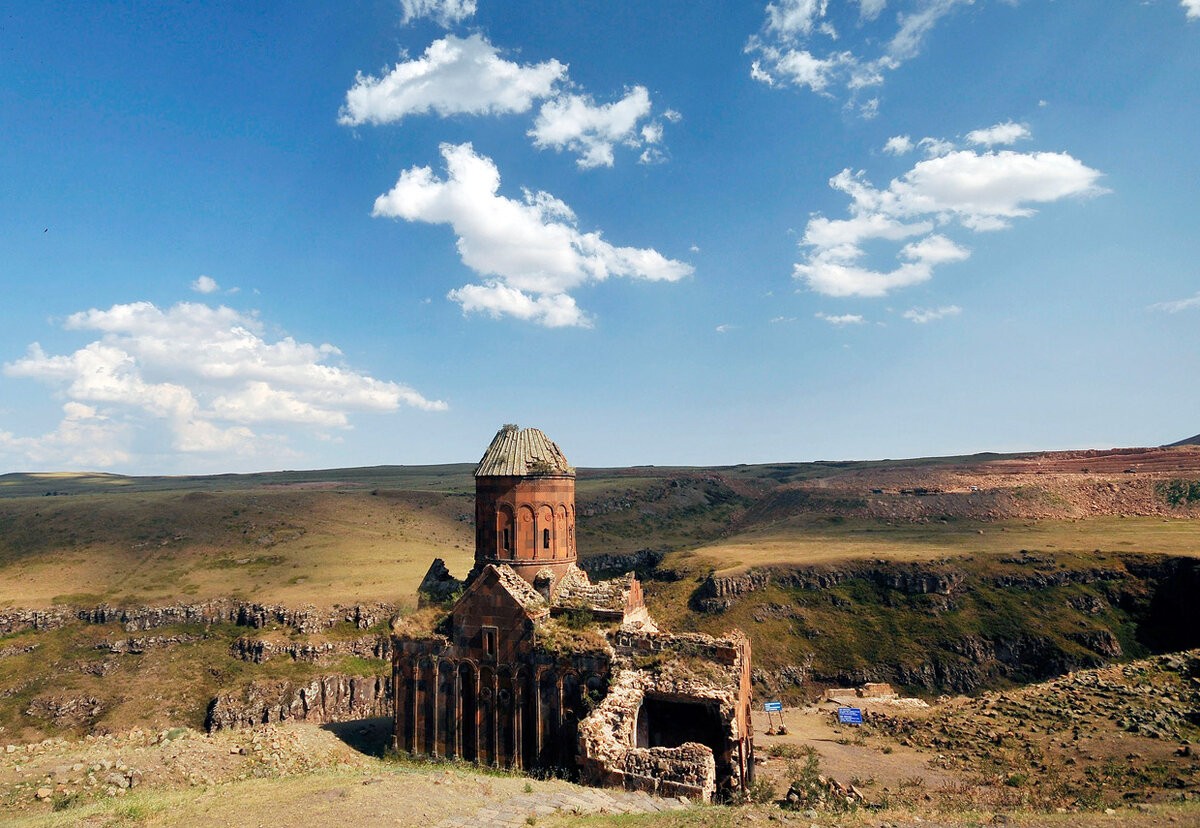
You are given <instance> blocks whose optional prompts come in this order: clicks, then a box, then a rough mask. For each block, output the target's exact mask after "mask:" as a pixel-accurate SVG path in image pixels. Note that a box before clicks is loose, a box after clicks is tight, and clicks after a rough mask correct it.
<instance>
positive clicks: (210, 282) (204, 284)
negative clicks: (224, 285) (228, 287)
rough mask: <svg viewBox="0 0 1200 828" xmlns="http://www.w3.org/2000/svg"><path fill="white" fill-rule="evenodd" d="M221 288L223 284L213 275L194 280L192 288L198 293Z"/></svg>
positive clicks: (211, 291) (213, 291)
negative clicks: (218, 282)
mask: <svg viewBox="0 0 1200 828" xmlns="http://www.w3.org/2000/svg"><path fill="white" fill-rule="evenodd" d="M220 289H221V286H220V285H218V284H217V282H216V280H215V279H213V278H212V277H211V276H201V277H200V278H199V279H197V280H196V281H194V282H192V290H194V291H196V293H216V292H217V291H218V290H220Z"/></svg>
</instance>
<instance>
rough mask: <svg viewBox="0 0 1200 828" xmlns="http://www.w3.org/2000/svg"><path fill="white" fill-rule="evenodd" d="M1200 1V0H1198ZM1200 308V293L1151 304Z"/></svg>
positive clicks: (1174, 310)
mask: <svg viewBox="0 0 1200 828" xmlns="http://www.w3.org/2000/svg"><path fill="white" fill-rule="evenodd" d="M1197 2H1200V0H1197ZM1193 308H1200V293H1197V294H1196V295H1195V296H1189V297H1188V298H1186V299H1175V300H1172V301H1170V302H1158V303H1156V304H1153V305H1151V306H1150V310H1159V311H1166V312H1167V313H1179V312H1180V311H1185V310H1192V309H1193Z"/></svg>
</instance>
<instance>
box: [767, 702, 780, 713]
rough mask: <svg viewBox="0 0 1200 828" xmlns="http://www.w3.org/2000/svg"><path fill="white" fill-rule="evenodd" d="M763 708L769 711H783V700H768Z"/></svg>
mask: <svg viewBox="0 0 1200 828" xmlns="http://www.w3.org/2000/svg"><path fill="white" fill-rule="evenodd" d="M763 710H765V711H767V712H768V713H782V712H783V702H777V701H770V702H767V703H766V704H764V705H763Z"/></svg>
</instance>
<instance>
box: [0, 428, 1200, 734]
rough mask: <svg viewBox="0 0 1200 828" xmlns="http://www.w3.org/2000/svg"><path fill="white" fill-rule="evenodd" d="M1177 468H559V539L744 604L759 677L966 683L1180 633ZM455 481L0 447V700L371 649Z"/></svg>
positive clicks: (667, 587)
mask: <svg viewBox="0 0 1200 828" xmlns="http://www.w3.org/2000/svg"><path fill="white" fill-rule="evenodd" d="M1197 480H1200V448H1198V447H1179V448H1173V449H1165V448H1158V449H1117V450H1110V451H1082V452H1049V453H1031V454H1021V455H996V454H985V455H975V456H969V457H949V458H920V459H916V460H907V461H904V460H884V461H871V462H868V461H847V462H817V463H776V464H764V465H743V466H726V467H714V468H704V469H701V468H676V467H672V468H664V467H637V468H622V469H581V470H580V471H579V477H578V481H577V487H578V498H577V510H578V515H579V518H578V527H579V528H578V533H579V547H580V550H581V554H582V556H583V563H584V565H585V566H587V567H589V568H591V569H593V570H594V571H606V572H613V571H626V570H628V569H636V570H637V571H639V572H640V573H641V576H642V578H643V580H644V582H645V587H646V594H647V600H648V602H649V603H650V605H651V609H652V611H653V612H654V614H655V615H656V617H658V618H659V619H660V620H662V621H664V622H665V623H668V624H671V625H672V626H675V627H677V628H680V629H693V630H702V631H706V632H714V633H720V632H723V631H724V630H726V629H728V627H730V626H734V625H739V626H741V627H742V628H744V629H745V630H746V631H747V633H749V634H750V636H751V638H752V640H753V642H754V646H755V663H756V666H757V667H758V672H757V673H756V680H757V682H758V685H757V686H758V688H759V692H771V693H774V694H777V695H779V696H781V697H783V698H791V699H800V698H801V697H803V696H805V695H811V694H814V693H818V692H819V691H820V688H821V687H822V686H825V685H828V684H839V683H843V682H855V681H863V680H868V679H883V680H888V681H892V682H895V683H897V684H899V685H904V686H906V687H907V688H908V689H909V690H910V691H914V692H922V693H926V694H936V693H940V692H947V691H954V692H962V691H970V692H978V691H980V690H984V689H987V688H991V687H1000V686H1009V685H1011V684H1013V683H1019V682H1023V681H1032V680H1039V679H1043V678H1048V677H1050V676H1052V675H1055V674H1057V673H1058V672H1062V671H1066V670H1070V669H1074V668H1076V667H1086V666H1094V665H1095V664H1098V663H1100V662H1101V661H1105V660H1111V659H1114V658H1118V659H1119V658H1131V657H1137V656H1140V655H1144V654H1147V653H1152V652H1159V651H1163V650H1165V649H1171V648H1176V647H1178V648H1182V647H1187V646H1197V645H1200V642H1198V641H1193V640H1192V638H1193V637H1194V636H1192V637H1189V636H1190V635H1191V633H1194V632H1195V625H1192V624H1189V623H1186V617H1181V616H1179V615H1178V613H1179V612H1180V609H1181V606H1182V605H1181V602H1180V598H1179V595H1180V594H1181V593H1180V592H1179V590H1178V589H1177V588H1176V589H1174V591H1173V588H1172V584H1185V585H1186V584H1188V583H1191V582H1190V581H1189V580H1188V579H1189V578H1192V577H1194V572H1195V571H1196V570H1195V568H1194V565H1193V564H1192V563H1190V561H1191V560H1192V559H1194V558H1195V557H1196V556H1197V555H1200V521H1198V520H1196V519H1195V518H1196V517H1197V516H1200V483H1197ZM472 497H473V483H472V479H471V466H469V465H466V464H461V465H450V466H437V467H403V466H381V467H374V468H364V469H336V470H327V471H307V472H277V473H270V474H259V475H221V476H210V477H194V478H161V477H157V478H131V477H116V476H110V475H67V474H59V475H5V476H4V477H3V478H0V727H8V728H10V730H9V732H10V733H12V732H13V728H17V729H19V730H20V732H22V733H23V734H24V735H26V736H28V737H29V738H33V737H35V736H42V735H56V734H59V733H84V732H89V731H91V730H95V729H97V728H101V729H104V728H108V729H119V728H125V727H131V726H134V725H136V724H138V723H139V722H140V723H143V724H145V725H147V726H152V727H155V728H159V727H164V726H171V725H173V724H177V723H183V724H187V725H189V726H192V727H201V726H203V724H204V716H205V709H206V706H207V704H208V702H209V701H210V700H211V699H212V698H213V697H214V695H215V694H216V693H218V692H221V691H224V690H236V689H237V688H239V687H242V686H244V685H245V684H246V683H247V682H251V681H258V680H263V681H292V682H300V681H307V680H311V679H312V678H313V677H315V676H320V675H329V674H336V675H343V676H354V675H372V674H375V675H378V674H382V673H383V672H385V671H386V667H385V665H384V664H383V662H382V661H380V660H379V656H380V653H379V651H378V650H377V648H374V645H373V644H372V643H371V641H370V637H371V636H372V635H374V634H375V633H373V632H372V631H371V630H370V629H366V628H364V627H363V626H362V625H361V624H356V619H361V618H363V617H367V616H370V617H371V618H376V619H378V618H383V617H385V616H386V615H387V614H388V613H390V612H392V611H394V610H395V609H399V610H400V611H407V610H408V608H411V607H412V605H413V603H414V600H415V591H416V586H417V584H418V582H419V580H420V578H421V577H422V576H423V574H424V572H425V570H426V569H427V568H428V566H429V563H430V561H431V560H432V559H433V558H434V557H441V558H443V559H444V560H445V561H446V563H447V565H448V566H449V568H450V569H451V570H452V571H453V572H454V573H456V574H458V575H461V574H463V573H465V571H466V570H467V569H468V568H469V565H470V561H471V558H472V548H473V543H474V529H473V525H472V524H473V505H472ZM214 602H216V603H214ZM220 602H227V603H228V602H232V603H228V607H232V608H233V609H229V608H228V607H227V608H226V609H225V610H222V612H223V613H224V614H223V615H219V617H217V616H213V615H212V612H213V611H214V610H213V609H212V608H213V607H214V606H218V605H220V606H226V605H225V604H221V603H220ZM310 605H311V607H312V609H305V607H306V606H310ZM356 606H364V607H366V609H363V610H361V611H360V610H353V608H355V607H356ZM98 607H100V608H99V609H98ZM143 607H144V608H148V609H140V608H143ZM113 608H116V609H113ZM206 613H207V615H206ZM356 613H358V614H357V615H356ZM317 617H322V618H323V617H329V618H332V619H334V620H333V621H331V622H330V623H332V624H334V626H333V627H324V626H321V625H319V624H318V625H316V626H315V627H314V626H313V625H312V624H309V623H308V622H307V621H305V619H309V618H317ZM214 619H215V620H214ZM239 619H241V620H239ZM297 619H298V620H297ZM338 619H346V620H338ZM243 621H245V622H246V623H243ZM251 622H252V623H251ZM372 623H374V622H370V623H366V627H370V626H371V625H372ZM126 628H129V629H126ZM1172 629H1176V630H1181V631H1183V634H1181V635H1171V634H1170V630H1172ZM1189 631H1190V632H1189ZM131 633H136V635H131ZM1197 634H1200V633H1197ZM149 638H156V639H161V640H163V641H165V642H166V644H163V645H162V646H159V645H158V644H151V645H148V646H147V645H146V641H144V640H143V639H149ZM130 642H132V643H130ZM114 648H115V649H114ZM272 653H275V654H277V655H275V656H274V657H271V654H272ZM268 660H270V663H266V662H267V661H268ZM168 677H170V678H169V681H170V686H171V688H172V691H171V692H170V693H168V694H163V693H161V692H157V691H154V690H153V688H155V687H157V686H159V685H161V684H162V683H163V682H164V681H166V680H168ZM147 695H150V696H156V697H158V700H157V701H155V702H154V703H152V704H147V703H145V698H146V696H147ZM81 700H82V701H81ZM87 700H93V701H94V702H95V703H94V704H90V706H89V705H88V704H85V703H84V702H86V701H87ZM64 710H66V711H68V712H67V713H66V714H64V713H63V711H64ZM72 710H86V711H90V712H89V713H88V715H82V716H76V715H74V714H71V713H70V712H69V711H72ZM30 711H33V713H30Z"/></svg>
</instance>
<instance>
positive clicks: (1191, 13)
mask: <svg viewBox="0 0 1200 828" xmlns="http://www.w3.org/2000/svg"><path fill="white" fill-rule="evenodd" d="M1179 5H1181V6H1183V8H1184V11H1185V12H1187V19H1188V20H1200V0H1181V2H1180V4H1179Z"/></svg>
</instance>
